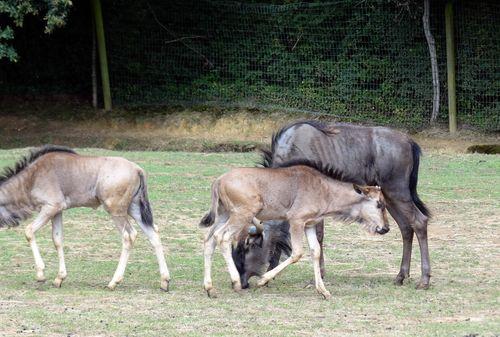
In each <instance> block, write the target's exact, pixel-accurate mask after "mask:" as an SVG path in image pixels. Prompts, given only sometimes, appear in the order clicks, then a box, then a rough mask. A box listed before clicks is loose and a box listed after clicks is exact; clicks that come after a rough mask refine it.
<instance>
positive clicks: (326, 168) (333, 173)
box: [273, 159, 363, 185]
mask: <svg viewBox="0 0 500 337" xmlns="http://www.w3.org/2000/svg"><path fill="white" fill-rule="evenodd" d="M298 165H303V166H308V167H310V168H312V169H314V170H316V171H318V172H320V173H322V174H323V175H325V176H327V177H329V178H332V179H335V180H340V181H343V182H347V183H355V184H360V185H363V181H362V180H361V179H359V178H357V177H354V176H349V175H347V174H345V173H344V172H341V171H339V170H337V169H335V168H333V167H332V166H330V165H325V164H322V163H321V162H317V161H312V160H308V159H294V160H289V161H287V162H284V163H281V164H278V165H275V166H273V167H274V168H279V167H292V166H298Z"/></svg>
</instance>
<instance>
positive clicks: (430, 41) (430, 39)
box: [422, 0, 439, 123]
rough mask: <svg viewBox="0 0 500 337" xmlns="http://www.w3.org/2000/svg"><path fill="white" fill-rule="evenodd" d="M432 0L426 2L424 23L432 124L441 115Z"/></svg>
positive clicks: (425, 0)
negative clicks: (428, 63) (429, 68)
mask: <svg viewBox="0 0 500 337" xmlns="http://www.w3.org/2000/svg"><path fill="white" fill-rule="evenodd" d="M429 2H430V0H424V15H423V16H422V22H423V26H424V32H425V38H426V40H427V45H428V47H429V54H430V57H431V70H432V93H433V94H432V114H431V123H434V122H436V119H437V116H438V113H439V71H438V64H437V56H436V42H435V41H434V36H432V33H431V27H430V19H429V17H430V13H429V12H430V4H429Z"/></svg>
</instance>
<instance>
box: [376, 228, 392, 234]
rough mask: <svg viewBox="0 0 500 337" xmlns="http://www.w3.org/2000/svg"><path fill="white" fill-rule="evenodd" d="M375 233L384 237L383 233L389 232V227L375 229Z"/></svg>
mask: <svg viewBox="0 0 500 337" xmlns="http://www.w3.org/2000/svg"><path fill="white" fill-rule="evenodd" d="M375 231H376V232H377V233H378V234H381V235H384V234H385V233H387V232H389V227H377V228H376V229H375Z"/></svg>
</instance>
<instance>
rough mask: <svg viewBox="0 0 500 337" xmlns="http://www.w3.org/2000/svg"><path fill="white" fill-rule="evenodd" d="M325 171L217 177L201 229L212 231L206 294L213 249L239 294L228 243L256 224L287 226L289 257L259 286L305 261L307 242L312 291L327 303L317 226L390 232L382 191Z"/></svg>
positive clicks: (311, 168) (286, 167)
mask: <svg viewBox="0 0 500 337" xmlns="http://www.w3.org/2000/svg"><path fill="white" fill-rule="evenodd" d="M335 178H342V177H341V176H339V175H338V174H336V172H335V171H332V170H330V169H329V168H328V167H321V166H318V165H315V164H314V163H312V162H308V161H301V162H289V163H286V164H283V165H282V167H280V168H239V169H233V170H231V171H230V172H228V173H226V174H224V175H222V176H220V177H219V178H218V179H217V180H216V181H215V182H214V183H213V184H212V205H211V208H210V211H209V212H208V213H207V214H206V215H205V216H204V217H203V219H202V220H201V222H200V226H203V227H211V228H210V229H209V231H208V233H207V234H206V236H205V245H204V256H205V277H204V288H205V290H206V291H207V294H208V295H209V296H214V295H215V291H214V289H213V286H212V276H211V268H212V255H213V253H214V250H215V247H216V246H217V244H219V245H220V246H221V251H222V254H223V256H224V259H225V260H226V263H227V266H228V269H229V274H230V276H231V281H232V283H233V289H234V290H235V291H239V290H241V281H240V275H239V273H238V270H237V269H236V266H235V264H234V261H233V258H232V252H231V247H232V242H233V241H235V240H241V238H243V237H245V236H246V233H247V232H248V228H249V227H250V226H251V224H252V223H254V222H255V220H256V219H259V220H263V221H266V220H288V222H289V223H290V237H291V243H292V255H291V256H290V257H289V258H288V259H286V260H285V261H284V262H282V263H281V264H279V265H278V266H277V267H276V268H274V269H272V270H270V271H268V272H267V273H265V274H264V275H263V276H262V278H261V279H260V280H259V282H258V284H257V285H258V286H263V285H265V284H267V283H268V282H269V281H270V280H271V279H273V278H274V277H275V276H276V275H278V274H279V273H280V272H281V271H282V270H283V269H284V268H286V267H287V266H288V265H290V264H292V263H295V262H297V261H298V260H299V259H300V258H301V257H302V255H303V247H302V237H303V235H304V232H305V234H306V236H307V240H308V243H309V247H310V249H311V255H312V257H313V265H314V276H315V283H316V289H317V290H318V292H319V293H321V294H322V295H323V296H324V297H325V298H330V297H331V295H330V293H329V292H328V290H326V288H325V285H324V283H323V280H322V278H321V275H320V266H319V257H320V253H321V249H320V246H319V243H318V240H317V238H316V229H315V226H316V224H317V223H318V222H319V221H321V220H323V219H324V218H325V217H333V218H336V219H339V220H344V221H349V222H353V221H357V222H360V223H363V224H364V225H365V228H366V229H368V230H369V231H370V232H372V233H380V234H383V233H386V232H387V231H389V227H388V226H389V224H388V221H387V214H386V211H385V206H384V198H383V195H382V192H381V191H380V188H378V187H374V186H357V185H353V184H352V183H345V182H341V181H339V180H336V179H335Z"/></svg>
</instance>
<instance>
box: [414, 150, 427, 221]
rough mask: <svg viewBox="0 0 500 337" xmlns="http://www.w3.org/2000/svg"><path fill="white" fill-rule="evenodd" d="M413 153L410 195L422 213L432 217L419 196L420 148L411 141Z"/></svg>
mask: <svg viewBox="0 0 500 337" xmlns="http://www.w3.org/2000/svg"><path fill="white" fill-rule="evenodd" d="M411 152H412V157H413V169H412V170H411V173H410V193H411V198H412V199H413V202H414V203H415V206H417V208H418V209H419V210H420V212H422V214H423V215H425V216H427V217H430V216H431V212H430V211H429V209H428V208H427V206H425V204H424V202H423V201H422V200H420V198H419V197H418V194H417V182H418V165H419V163H420V154H421V152H422V151H421V150H420V146H419V145H418V144H417V143H415V142H414V141H411Z"/></svg>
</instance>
